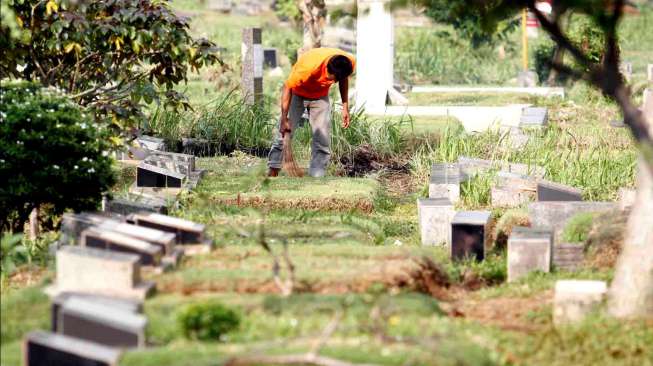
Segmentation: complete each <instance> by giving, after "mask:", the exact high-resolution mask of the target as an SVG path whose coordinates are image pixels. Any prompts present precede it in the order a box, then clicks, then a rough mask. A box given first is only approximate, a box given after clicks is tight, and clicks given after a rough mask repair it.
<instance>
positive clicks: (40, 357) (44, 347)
mask: <svg viewBox="0 0 653 366" xmlns="http://www.w3.org/2000/svg"><path fill="white" fill-rule="evenodd" d="M23 349H24V360H23V362H24V363H23V364H24V365H25V366H55V365H66V366H118V362H119V359H120V355H121V353H122V351H120V350H119V349H116V348H113V347H107V346H103V345H101V344H97V343H94V342H88V341H84V340H81V339H77V338H73V337H68V336H65V335H63V334H55V333H50V332H44V331H34V332H31V333H29V334H27V336H26V337H25V341H24V348H23Z"/></svg>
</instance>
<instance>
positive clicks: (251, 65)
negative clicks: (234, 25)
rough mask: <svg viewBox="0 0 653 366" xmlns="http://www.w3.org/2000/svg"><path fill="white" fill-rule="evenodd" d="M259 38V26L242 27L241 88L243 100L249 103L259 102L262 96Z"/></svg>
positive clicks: (261, 53)
mask: <svg viewBox="0 0 653 366" xmlns="http://www.w3.org/2000/svg"><path fill="white" fill-rule="evenodd" d="M261 40H262V35H261V28H245V29H243V43H242V47H241V61H242V68H243V69H242V76H241V80H242V81H241V89H242V92H243V95H244V96H245V102H246V103H247V104H249V105H253V104H255V103H259V102H260V101H261V100H262V98H263V47H262V46H261Z"/></svg>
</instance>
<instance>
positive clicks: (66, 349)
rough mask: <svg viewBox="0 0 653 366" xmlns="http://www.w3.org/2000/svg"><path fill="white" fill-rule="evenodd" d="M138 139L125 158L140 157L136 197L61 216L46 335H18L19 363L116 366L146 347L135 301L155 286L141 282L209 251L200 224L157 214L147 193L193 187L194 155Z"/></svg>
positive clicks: (161, 207)
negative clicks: (123, 357)
mask: <svg viewBox="0 0 653 366" xmlns="http://www.w3.org/2000/svg"><path fill="white" fill-rule="evenodd" d="M139 141H140V142H141V144H140V146H139V148H137V149H134V148H130V150H131V152H130V156H129V157H131V158H135V159H139V158H140V160H137V163H136V164H137V179H136V183H134V186H133V187H132V188H133V190H134V192H136V193H134V194H133V196H136V197H138V198H132V199H123V198H118V199H113V200H107V201H106V202H105V203H104V204H103V206H104V207H103V211H102V212H82V213H67V214H65V215H64V217H63V219H62V224H61V237H60V240H59V242H58V243H57V244H56V248H55V249H56V253H55V266H56V276H55V280H54V283H53V284H52V285H50V286H49V287H47V288H46V289H45V292H46V294H47V295H48V296H49V297H50V300H51V325H50V330H47V331H46V330H38V331H33V332H31V333H29V334H28V335H27V336H26V337H25V339H24V346H23V360H24V365H26V366H51V365H70V366H78V365H79V366H87V365H93V366H117V365H118V363H119V360H120V357H121V355H122V353H123V352H124V351H125V350H128V349H133V348H142V347H145V346H146V345H147V340H146V335H145V329H146V326H147V322H148V321H147V317H146V316H145V315H144V314H143V302H144V301H145V299H146V298H148V297H149V296H152V295H153V294H154V293H155V292H156V284H155V283H154V282H152V281H148V280H146V279H145V278H147V277H148V275H149V274H156V273H161V272H163V271H169V270H174V269H175V268H176V266H177V265H178V264H179V263H180V261H181V259H182V257H183V256H188V255H195V254H198V253H206V252H208V251H210V250H211V249H212V240H210V239H209V238H208V237H207V235H206V233H205V231H206V230H205V229H206V228H205V226H204V225H202V224H198V223H195V222H192V221H188V220H184V219H180V218H176V217H172V216H167V215H165V214H164V213H167V212H166V209H167V207H168V205H167V203H169V201H168V202H165V201H164V200H163V199H162V197H161V196H160V192H158V191H155V190H159V189H163V190H166V189H173V190H179V189H188V188H192V187H194V185H195V184H197V181H198V180H199V178H201V175H202V174H201V172H200V171H198V170H197V169H196V168H195V161H194V156H192V155H185V154H174V153H168V152H164V151H162V150H163V141H160V140H158V139H155V138H149V137H144V138H139ZM147 190H152V192H150V193H153V194H148V193H146V192H147Z"/></svg>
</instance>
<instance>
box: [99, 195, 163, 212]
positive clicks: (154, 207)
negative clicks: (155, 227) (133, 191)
mask: <svg viewBox="0 0 653 366" xmlns="http://www.w3.org/2000/svg"><path fill="white" fill-rule="evenodd" d="M103 211H104V212H107V213H115V214H118V215H123V216H127V215H130V214H133V213H136V212H143V211H146V212H156V213H160V214H167V213H168V207H167V203H166V200H165V199H162V198H150V197H144V196H139V198H138V200H128V199H124V198H114V199H110V200H106V204H105V206H104V209H103Z"/></svg>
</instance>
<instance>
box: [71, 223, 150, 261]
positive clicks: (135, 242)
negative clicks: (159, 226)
mask: <svg viewBox="0 0 653 366" xmlns="http://www.w3.org/2000/svg"><path fill="white" fill-rule="evenodd" d="M80 245H81V246H82V247H90V248H98V249H106V250H110V251H116V252H122V253H131V254H136V255H137V256H138V257H139V259H140V263H141V264H144V265H153V266H156V265H158V264H159V263H160V262H161V257H162V252H163V250H162V248H161V246H158V245H154V244H150V243H148V242H146V241H143V240H140V239H136V238H134V237H132V236H129V235H125V234H121V233H118V232H115V231H109V230H103V229H100V228H98V227H95V226H92V227H90V228H88V229H86V230H84V231H83V232H82V235H81V240H80Z"/></svg>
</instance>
